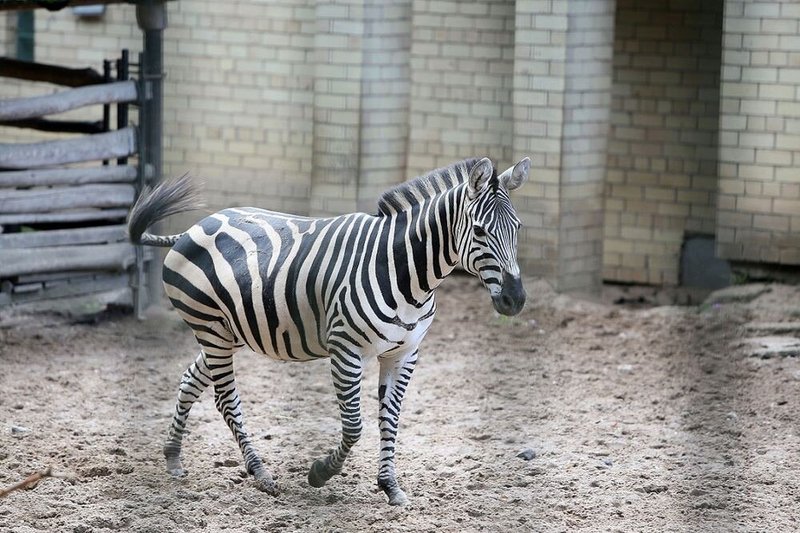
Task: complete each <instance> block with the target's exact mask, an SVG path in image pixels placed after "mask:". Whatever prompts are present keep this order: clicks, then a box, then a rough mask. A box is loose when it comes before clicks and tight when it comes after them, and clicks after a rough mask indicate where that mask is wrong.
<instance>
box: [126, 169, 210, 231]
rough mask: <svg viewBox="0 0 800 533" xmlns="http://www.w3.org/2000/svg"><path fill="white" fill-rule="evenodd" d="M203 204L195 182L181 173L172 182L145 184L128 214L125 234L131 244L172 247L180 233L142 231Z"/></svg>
mask: <svg viewBox="0 0 800 533" xmlns="http://www.w3.org/2000/svg"><path fill="white" fill-rule="evenodd" d="M201 207H203V203H202V201H201V200H200V198H199V192H198V188H197V184H196V183H195V182H193V180H192V179H191V178H190V177H189V175H188V174H184V175H183V176H181V177H180V178H178V179H176V180H172V181H163V182H161V183H159V184H158V185H157V186H156V187H155V188H151V187H149V186H148V187H146V188H145V189H144V190H143V191H142V193H141V194H140V195H139V198H138V199H137V200H136V203H135V204H134V205H133V207H132V208H131V212H130V214H129V215H128V236H129V237H130V240H131V242H132V243H134V244H143V245H145V246H172V245H173V244H175V243H176V242H177V241H178V239H180V238H181V236H182V235H183V233H178V234H177V235H153V234H152V233H145V230H146V229H147V228H149V227H150V226H152V225H153V224H154V223H156V222H157V221H159V220H161V219H162V218H166V217H168V216H170V215H175V214H177V213H183V212H184V211H191V210H193V209H199V208H201Z"/></svg>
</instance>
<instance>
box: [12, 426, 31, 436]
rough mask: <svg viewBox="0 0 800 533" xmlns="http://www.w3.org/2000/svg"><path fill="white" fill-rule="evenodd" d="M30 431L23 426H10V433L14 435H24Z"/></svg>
mask: <svg viewBox="0 0 800 533" xmlns="http://www.w3.org/2000/svg"><path fill="white" fill-rule="evenodd" d="M30 432H31V430H30V429H29V428H26V427H25V426H11V434H12V435H13V436H15V437H24V436H26V435H27V434H28V433H30Z"/></svg>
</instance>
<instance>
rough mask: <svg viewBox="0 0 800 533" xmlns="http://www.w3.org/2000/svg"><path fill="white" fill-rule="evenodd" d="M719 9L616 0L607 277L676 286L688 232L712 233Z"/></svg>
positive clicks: (672, 1)
mask: <svg viewBox="0 0 800 533" xmlns="http://www.w3.org/2000/svg"><path fill="white" fill-rule="evenodd" d="M721 10H722V1H716V0H714V1H712V0H710V1H704V2H692V1H683V0H652V1H649V2H640V1H638V0H617V18H616V36H615V42H614V87H613V98H612V104H611V129H610V132H609V138H610V140H609V147H608V163H607V164H608V172H607V178H606V179H607V195H606V206H605V207H606V216H605V243H604V277H605V279H608V280H614V281H626V282H640V283H654V284H669V285H674V284H676V283H677V282H678V275H679V258H680V251H681V244H682V242H683V238H684V235H685V234H687V233H700V234H711V235H713V234H714V232H715V209H714V208H715V202H716V181H717V179H716V172H717V148H716V147H717V130H718V113H719V110H718V108H719V92H718V84H719V61H720V41H721V26H720V25H721V15H722V13H721Z"/></svg>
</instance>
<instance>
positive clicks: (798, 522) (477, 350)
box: [0, 277, 800, 533]
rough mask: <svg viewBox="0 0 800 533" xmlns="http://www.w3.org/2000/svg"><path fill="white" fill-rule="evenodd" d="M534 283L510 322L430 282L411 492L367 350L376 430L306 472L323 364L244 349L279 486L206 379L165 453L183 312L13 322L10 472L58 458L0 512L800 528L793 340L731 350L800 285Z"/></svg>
mask: <svg viewBox="0 0 800 533" xmlns="http://www.w3.org/2000/svg"><path fill="white" fill-rule="evenodd" d="M527 288H528V293H529V303H528V305H527V307H526V309H525V310H524V311H523V313H522V314H521V315H520V316H518V317H515V318H513V319H509V318H504V317H500V316H498V315H496V314H495V313H494V312H493V310H492V307H491V305H490V302H489V298H488V296H487V295H486V294H485V292H484V291H483V289H481V288H480V287H479V286H478V284H477V282H476V281H475V280H473V279H471V278H464V277H455V278H454V279H450V280H448V281H447V282H446V283H445V284H444V286H443V287H442V288H441V289H440V294H439V313H438V316H437V319H436V321H435V322H434V325H433V327H432V328H431V333H430V334H429V335H428V338H427V339H426V341H425V343H424V344H423V350H422V352H421V355H420V359H419V364H418V366H417V370H416V373H415V376H414V380H413V381H412V383H411V387H410V389H409V392H408V395H407V399H406V402H405V404H404V406H403V417H402V423H401V432H400V437H399V448H398V449H399V452H398V453H399V455H398V471H399V474H400V478H399V479H400V482H401V484H402V486H403V487H404V488H405V490H406V492H407V493H408V495H409V498H410V499H411V503H410V504H409V505H408V506H406V507H404V508H393V507H390V506H388V505H386V503H385V497H384V495H383V494H382V493H381V492H379V491H378V489H377V487H376V483H375V476H376V474H377V452H378V432H377V422H376V418H377V399H376V398H377V393H376V390H375V389H376V386H373V384H376V383H377V373H376V370H377V365H376V364H375V361H371V362H370V363H369V365H368V372H367V377H366V378H365V380H366V383H367V385H366V386H365V391H366V397H365V399H364V402H363V404H364V415H365V435H364V437H363V439H362V441H361V442H360V443H359V444H358V445H357V446H356V448H355V449H354V452H353V454H352V456H351V458H350V460H349V461H348V463H347V464H346V465H345V471H344V473H343V474H342V476H336V477H334V478H333V479H332V480H331V481H330V482H329V483H328V485H327V486H325V487H324V488H322V489H314V488H311V487H310V486H309V485H308V484H307V482H306V474H307V469H308V467H309V466H310V464H311V462H312V460H313V459H314V458H316V457H319V456H321V455H322V454H324V453H325V452H326V451H327V450H328V449H330V448H331V447H332V446H333V445H334V444H335V443H336V441H337V440H338V431H339V424H338V417H337V411H336V404H335V401H334V397H333V390H332V385H331V383H330V377H329V372H328V365H327V363H326V362H324V361H320V362H315V363H307V364H290V363H285V364H282V363H277V362H274V361H270V360H266V359H262V358H259V357H258V356H256V355H255V354H252V353H243V354H241V355H240V356H239V357H238V360H237V364H238V366H237V376H238V378H239V379H238V381H239V386H240V390H241V393H242V398H243V401H244V406H245V416H246V420H247V424H248V427H249V429H250V431H251V432H252V434H253V436H254V440H255V441H256V443H257V446H258V448H259V450H260V451H261V454H262V456H263V457H264V460H265V462H266V464H267V465H268V466H269V468H270V469H271V470H272V472H273V474H274V475H275V477H276V478H277V480H278V482H279V483H280V485H281V493H280V495H279V496H278V497H276V498H273V497H270V496H268V495H265V494H263V493H261V492H258V491H257V490H256V489H255V488H254V487H253V486H252V484H251V482H250V481H249V480H248V479H246V476H245V474H244V471H243V467H242V462H241V456H240V455H239V452H238V449H237V448H236V447H235V444H234V441H233V439H232V437H231V435H230V434H229V432H228V429H227V428H226V427H225V426H224V423H223V422H222V419H221V417H220V416H219V415H218V413H217V412H216V410H215V408H214V404H213V398H212V396H211V395H210V394H208V393H206V395H204V396H203V398H202V400H201V401H200V402H198V403H197V404H196V405H195V407H194V409H193V411H192V414H191V416H190V418H189V427H190V429H191V430H192V433H191V434H190V435H189V436H188V437H187V438H186V440H185V446H184V465H185V466H186V467H187V470H188V471H189V476H188V477H186V478H184V479H180V480H176V479H172V478H170V477H169V476H168V475H167V473H166V472H165V470H164V464H163V458H162V454H161V446H162V444H163V440H164V437H165V435H166V430H167V427H168V425H169V421H170V417H171V415H172V409H173V401H174V397H175V394H176V390H177V385H178V382H179V380H180V376H181V374H182V372H183V370H184V368H185V367H186V366H187V365H188V364H189V363H190V362H191V361H192V360H193V358H194V355H195V352H196V347H195V345H194V344H193V342H192V339H191V335H190V334H189V331H188V329H187V328H186V327H184V326H183V325H182V323H180V322H179V319H178V318H177V317H176V315H175V314H174V313H173V312H171V311H169V312H167V311H161V312H157V313H153V314H152V315H151V317H150V318H149V319H148V320H146V321H144V322H138V321H136V320H135V319H133V318H131V317H129V316H111V317H108V316H107V317H104V318H103V319H102V320H101V321H99V323H97V324H84V325H80V324H65V323H63V321H61V322H60V323H59V322H58V321H56V322H54V323H50V322H49V321H51V319H49V318H47V317H41V316H39V317H35V318H32V319H31V320H29V321H28V320H22V321H20V320H17V321H16V325H15V326H14V327H6V328H2V326H0V488H3V487H7V486H9V485H11V484H12V483H14V482H16V481H19V480H21V479H23V478H24V477H25V476H27V475H29V474H31V473H33V472H36V471H39V470H42V469H44V468H45V467H48V466H52V467H53V469H54V471H55V472H57V473H59V474H61V475H64V476H66V477H63V478H52V479H46V480H44V481H42V482H41V483H40V484H39V485H38V486H37V487H35V488H33V489H31V490H22V491H17V492H14V493H12V494H11V495H10V496H8V497H7V498H5V499H2V500H0V531H9V532H28V531H65V532H75V533H86V532H90V531H98V532H99V531H108V530H116V531H132V532H162V531H223V530H226V531H243V532H251V531H252V532H259V531H348V532H349V531H459V532H460V531H500V532H505V531H542V532H551V531H570V532H571V531H623V532H628V531H726V532H733V531H775V532H778V531H780V532H788V531H797V530H798V529H800V463H798V456H799V455H800V422H799V421H800V409H798V407H800V394H798V387H800V359H799V358H797V357H781V356H776V357H768V358H764V357H755V356H750V355H748V354H747V349H746V347H740V346H739V344H740V343H741V339H742V338H743V337H744V336H747V335H748V334H750V333H752V331H753V330H752V328H751V329H748V328H749V327H751V326H752V324H753V323H762V322H782V323H790V322H794V323H797V322H798V321H800V288H797V287H789V286H782V285H766V286H754V287H753V286H750V287H744V288H738V289H741V291H743V293H744V296H742V294H739V295H738V296H735V297H734V298H733V299H738V300H740V301H738V302H732V301H730V300H731V299H730V298H727V299H726V298H724V297H720V298H718V300H717V301H719V302H720V303H713V301H714V300H711V301H710V302H709V303H706V304H704V305H699V306H693V307H669V306H661V307H654V306H649V305H647V303H646V302H643V303H639V305H637V306H636V307H634V306H631V305H613V304H611V303H606V304H603V303H592V302H588V301H582V300H578V299H574V298H570V297H566V296H558V295H556V294H554V293H553V292H552V290H550V288H549V286H548V285H546V284H545V283H543V282H534V281H533V280H531V281H530V282H529V283H528V287H527ZM751 298H755V299H752V300H751V301H750V302H747V301H746V300H748V299H751ZM795 325H796V324H795ZM791 326H792V325H791V324H787V327H788V328H789V329H791ZM778 329H780V328H778ZM748 332H750V333H748Z"/></svg>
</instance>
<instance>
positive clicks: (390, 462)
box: [378, 349, 418, 505]
mask: <svg viewBox="0 0 800 533" xmlns="http://www.w3.org/2000/svg"><path fill="white" fill-rule="evenodd" d="M417 353H418V351H417V350H416V349H415V350H414V351H413V352H411V353H407V354H404V355H400V356H396V357H391V358H389V357H387V358H381V359H380V379H379V387H378V402H379V403H380V410H379V412H378V420H379V422H378V426H379V428H380V431H381V452H380V458H379V461H378V486H379V487H380V488H381V489H382V490H383V492H385V493H386V495H387V496H388V497H389V505H405V504H406V503H408V498H407V497H406V493H405V492H403V489H401V488H400V485H398V483H397V479H396V476H395V469H394V448H395V441H396V439H397V430H398V426H399V422H400V406H401V404H402V403H403V396H404V395H405V393H406V388H407V387H408V383H409V381H411V374H412V373H413V372H414V366H415V365H416V363H417Z"/></svg>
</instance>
